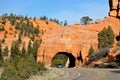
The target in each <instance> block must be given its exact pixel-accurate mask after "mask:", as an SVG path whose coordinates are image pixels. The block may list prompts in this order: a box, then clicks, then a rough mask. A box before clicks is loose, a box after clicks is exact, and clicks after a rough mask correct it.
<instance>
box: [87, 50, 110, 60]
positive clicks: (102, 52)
mask: <svg viewBox="0 0 120 80" xmlns="http://www.w3.org/2000/svg"><path fill="white" fill-rule="evenodd" d="M108 54H109V48H103V49H100V50H99V51H98V52H95V53H93V54H92V55H91V56H90V59H89V60H90V61H97V60H98V59H101V58H104V57H106V56H107V55H108Z"/></svg>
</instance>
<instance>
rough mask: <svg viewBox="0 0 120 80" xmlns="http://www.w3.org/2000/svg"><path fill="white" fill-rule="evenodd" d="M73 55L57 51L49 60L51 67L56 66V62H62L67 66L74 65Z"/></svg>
mask: <svg viewBox="0 0 120 80" xmlns="http://www.w3.org/2000/svg"><path fill="white" fill-rule="evenodd" d="M75 60H76V59H75V57H74V56H73V55H72V54H71V53H68V52H58V53H57V54H56V55H55V56H54V57H53V59H52V61H51V66H52V67H57V65H58V64H62V65H63V66H64V67H65V66H66V65H67V67H68V68H72V67H75Z"/></svg>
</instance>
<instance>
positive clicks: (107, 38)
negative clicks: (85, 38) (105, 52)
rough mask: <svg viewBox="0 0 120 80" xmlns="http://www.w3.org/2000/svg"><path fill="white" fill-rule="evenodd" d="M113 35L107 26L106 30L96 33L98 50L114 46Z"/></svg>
mask: <svg viewBox="0 0 120 80" xmlns="http://www.w3.org/2000/svg"><path fill="white" fill-rule="evenodd" d="M114 38H115V34H114V32H113V30H112V29H111V27H110V26H109V27H108V28H107V29H106V28H104V29H103V30H102V31H100V32H99V33H98V42H99V43H98V48H99V49H100V48H106V47H108V48H111V47H113V44H114Z"/></svg>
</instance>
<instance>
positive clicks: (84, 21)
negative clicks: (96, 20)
mask: <svg viewBox="0 0 120 80" xmlns="http://www.w3.org/2000/svg"><path fill="white" fill-rule="evenodd" d="M90 21H93V20H92V19H91V18H89V16H84V17H82V18H81V19H80V23H81V24H82V25H87V24H89V22H90Z"/></svg>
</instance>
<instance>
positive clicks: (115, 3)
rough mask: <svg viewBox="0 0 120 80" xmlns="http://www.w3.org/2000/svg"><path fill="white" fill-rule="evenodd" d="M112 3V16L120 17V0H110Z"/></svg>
mask: <svg viewBox="0 0 120 80" xmlns="http://www.w3.org/2000/svg"><path fill="white" fill-rule="evenodd" d="M109 4H110V13H109V15H110V16H113V17H120V1H119V0H109Z"/></svg>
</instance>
